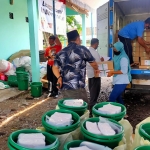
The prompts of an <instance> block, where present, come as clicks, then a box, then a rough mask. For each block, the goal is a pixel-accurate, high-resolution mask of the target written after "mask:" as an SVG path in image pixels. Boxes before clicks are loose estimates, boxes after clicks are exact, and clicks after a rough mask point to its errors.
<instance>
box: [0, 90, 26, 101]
mask: <svg viewBox="0 0 150 150" xmlns="http://www.w3.org/2000/svg"><path fill="white" fill-rule="evenodd" d="M25 92H26V91H19V90H18V88H9V89H4V90H0V102H2V101H5V100H7V99H10V98H12V97H16V96H18V95H20V94H23V93H25Z"/></svg>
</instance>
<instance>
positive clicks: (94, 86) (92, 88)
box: [88, 77, 101, 113]
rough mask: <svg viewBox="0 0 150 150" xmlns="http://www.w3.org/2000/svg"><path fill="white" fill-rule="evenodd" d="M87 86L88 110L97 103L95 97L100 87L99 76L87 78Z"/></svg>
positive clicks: (96, 97)
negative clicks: (88, 95)
mask: <svg viewBox="0 0 150 150" xmlns="http://www.w3.org/2000/svg"><path fill="white" fill-rule="evenodd" d="M88 87H89V92H90V101H89V110H90V113H91V111H92V107H93V106H94V105H95V104H96V103H97V99H98V96H99V93H100V88H101V78H100V77H98V78H95V77H94V78H88Z"/></svg>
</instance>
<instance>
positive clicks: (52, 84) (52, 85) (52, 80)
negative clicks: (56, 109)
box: [47, 65, 58, 95]
mask: <svg viewBox="0 0 150 150" xmlns="http://www.w3.org/2000/svg"><path fill="white" fill-rule="evenodd" d="M47 80H48V91H49V92H52V93H53V94H55V95H58V89H57V87H56V86H57V85H56V84H57V78H56V77H55V75H54V74H53V70H52V66H50V65H47Z"/></svg>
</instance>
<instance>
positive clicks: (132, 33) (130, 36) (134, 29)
mask: <svg viewBox="0 0 150 150" xmlns="http://www.w3.org/2000/svg"><path fill="white" fill-rule="evenodd" d="M144 29H150V18H148V19H146V20H145V21H135V22H132V23H130V24H128V25H126V26H125V27H124V28H122V29H121V30H120V31H119V33H118V38H119V40H120V41H121V42H122V43H123V44H124V49H125V52H126V54H127V55H128V57H129V60H130V65H131V66H132V65H134V61H133V56H132V45H131V40H134V39H135V38H137V41H138V43H139V44H140V45H141V46H142V47H144V48H145V51H146V53H149V52H150V48H149V47H147V44H150V42H147V41H145V40H144V39H143V33H144Z"/></svg>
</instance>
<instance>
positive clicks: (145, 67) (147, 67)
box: [139, 66, 150, 69]
mask: <svg viewBox="0 0 150 150" xmlns="http://www.w3.org/2000/svg"><path fill="white" fill-rule="evenodd" d="M139 69H150V66H139Z"/></svg>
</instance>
